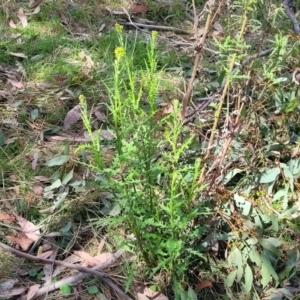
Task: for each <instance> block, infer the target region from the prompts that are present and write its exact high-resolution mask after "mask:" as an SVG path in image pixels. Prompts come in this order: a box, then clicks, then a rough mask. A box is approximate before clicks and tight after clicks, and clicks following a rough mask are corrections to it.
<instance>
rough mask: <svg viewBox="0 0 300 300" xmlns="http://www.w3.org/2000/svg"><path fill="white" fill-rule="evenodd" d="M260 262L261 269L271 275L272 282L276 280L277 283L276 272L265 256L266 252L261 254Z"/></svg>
mask: <svg viewBox="0 0 300 300" xmlns="http://www.w3.org/2000/svg"><path fill="white" fill-rule="evenodd" d="M261 260H262V269H263V268H265V269H267V270H268V271H267V272H268V273H269V274H270V275H272V277H273V278H274V280H276V282H278V279H279V278H278V274H277V272H276V271H275V270H274V268H273V266H272V264H271V262H270V259H269V257H268V256H267V254H266V252H262V254H261Z"/></svg>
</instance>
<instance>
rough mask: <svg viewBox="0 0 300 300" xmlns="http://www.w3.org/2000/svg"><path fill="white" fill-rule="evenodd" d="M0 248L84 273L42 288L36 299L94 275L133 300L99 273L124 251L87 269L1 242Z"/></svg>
mask: <svg viewBox="0 0 300 300" xmlns="http://www.w3.org/2000/svg"><path fill="white" fill-rule="evenodd" d="M0 248H2V249H4V250H6V251H8V252H10V253H13V254H15V255H17V256H19V257H23V258H26V259H29V260H31V261H35V262H39V263H44V264H54V265H57V266H64V267H66V268H70V269H74V270H77V271H79V272H82V273H79V274H75V275H74V276H70V277H68V278H64V279H62V280H60V281H58V282H56V283H52V284H50V285H49V286H45V287H42V288H41V289H39V290H38V291H37V293H36V294H35V296H34V297H38V296H41V295H44V294H46V293H48V292H52V291H54V290H56V289H58V288H59V287H61V286H62V285H63V284H70V283H74V282H78V281H80V280H82V279H84V278H86V277H88V276H89V275H91V274H92V275H94V276H97V277H100V278H101V279H102V280H103V281H104V282H105V283H106V284H108V285H109V286H110V287H111V288H112V289H113V290H114V291H116V292H117V293H118V294H119V295H121V296H122V297H123V298H124V299H125V300H132V298H130V297H129V296H127V295H126V294H125V292H124V291H122V290H121V289H120V288H119V287H118V286H117V285H116V284H115V283H113V282H112V280H110V279H109V277H110V276H109V275H108V274H106V273H103V272H100V271H99V270H103V269H106V268H107V267H109V266H110V265H112V264H113V263H114V262H116V260H117V259H118V258H119V257H120V256H121V255H122V254H123V253H124V251H123V250H118V251H117V252H116V253H114V254H113V256H112V258H110V259H109V260H107V261H106V262H105V263H103V264H101V265H99V266H96V267H93V268H87V267H83V266H79V265H75V264H71V263H68V262H64V261H59V260H51V259H45V258H40V257H37V256H34V255H31V254H27V253H24V252H21V251H18V250H16V249H14V248H12V247H10V246H7V245H5V244H3V243H1V242H0ZM21 299H22V300H23V299H26V296H25V297H22V298H21Z"/></svg>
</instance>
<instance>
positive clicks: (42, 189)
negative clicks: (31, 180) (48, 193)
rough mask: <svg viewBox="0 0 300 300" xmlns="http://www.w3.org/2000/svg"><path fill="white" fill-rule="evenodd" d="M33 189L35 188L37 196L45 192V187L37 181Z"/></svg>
mask: <svg viewBox="0 0 300 300" xmlns="http://www.w3.org/2000/svg"><path fill="white" fill-rule="evenodd" d="M32 190H33V192H34V195H35V196H41V195H43V192H44V188H43V187H42V186H41V185H39V184H37V183H35V184H34V185H33V186H32Z"/></svg>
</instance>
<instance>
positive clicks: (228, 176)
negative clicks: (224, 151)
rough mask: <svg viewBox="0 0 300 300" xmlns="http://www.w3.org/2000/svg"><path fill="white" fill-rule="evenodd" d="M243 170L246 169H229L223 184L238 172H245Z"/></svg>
mask: <svg viewBox="0 0 300 300" xmlns="http://www.w3.org/2000/svg"><path fill="white" fill-rule="evenodd" d="M243 172H244V171H243V170H241V169H233V170H232V171H229V172H228V173H227V174H226V175H225V177H224V179H223V184H227V183H228V182H229V181H230V180H231V179H232V178H233V177H234V176H235V175H236V174H239V173H243Z"/></svg>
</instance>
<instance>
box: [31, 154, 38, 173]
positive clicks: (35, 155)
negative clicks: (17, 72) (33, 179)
mask: <svg viewBox="0 0 300 300" xmlns="http://www.w3.org/2000/svg"><path fill="white" fill-rule="evenodd" d="M38 159H39V152H34V154H33V160H32V163H31V167H32V170H35V169H36V165H37V162H38Z"/></svg>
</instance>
